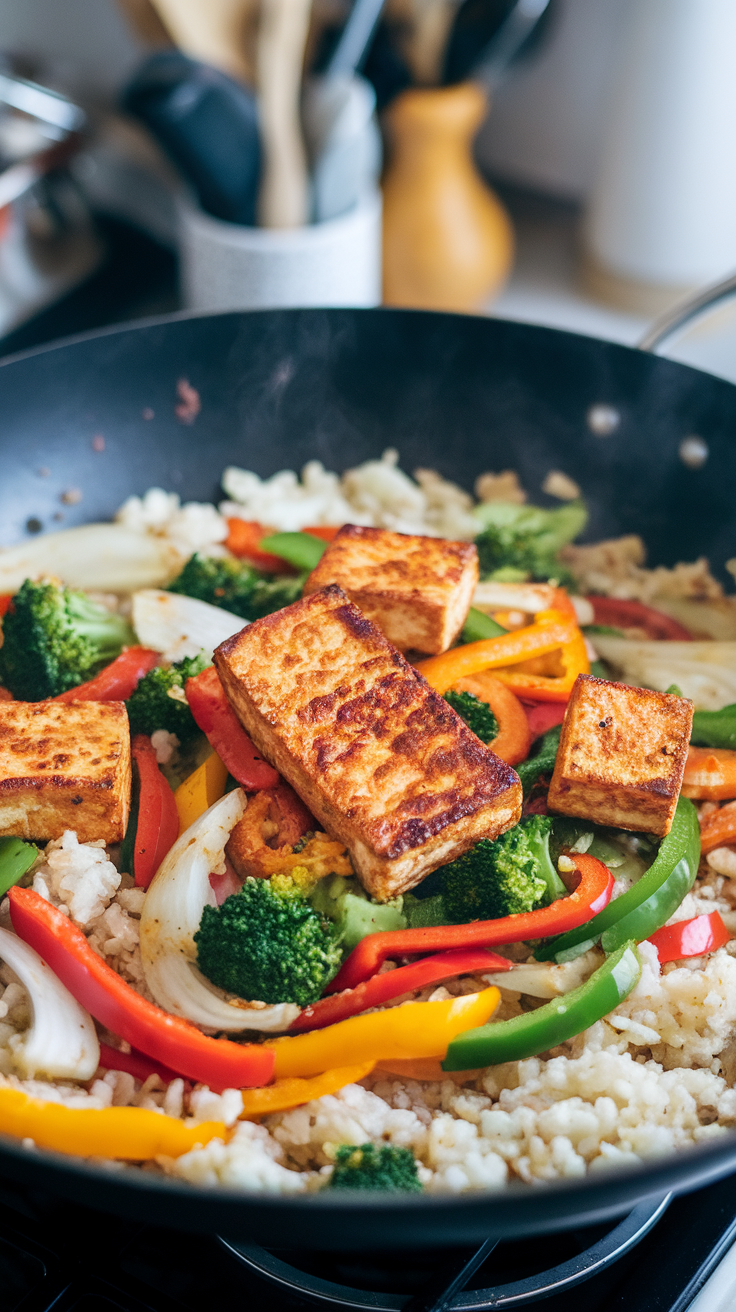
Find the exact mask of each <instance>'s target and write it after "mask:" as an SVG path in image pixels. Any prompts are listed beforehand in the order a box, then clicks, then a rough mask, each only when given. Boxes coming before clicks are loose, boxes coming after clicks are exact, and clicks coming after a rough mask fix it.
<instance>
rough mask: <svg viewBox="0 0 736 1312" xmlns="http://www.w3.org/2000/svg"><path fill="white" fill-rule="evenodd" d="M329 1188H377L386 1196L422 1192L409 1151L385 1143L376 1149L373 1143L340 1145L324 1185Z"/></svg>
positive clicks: (412, 1156) (414, 1163) (412, 1155)
mask: <svg viewBox="0 0 736 1312" xmlns="http://www.w3.org/2000/svg"><path fill="white" fill-rule="evenodd" d="M327 1187H328V1188H329V1189H380V1190H382V1191H384V1192H386V1193H389V1192H393V1191H394V1190H403V1191H404V1192H405V1193H421V1190H422V1186H421V1184H420V1183H419V1177H418V1175H417V1164H416V1162H415V1160H414V1154H413V1153H412V1152H411V1151H410V1149H409V1148H397V1147H395V1146H394V1144H389V1143H384V1144H381V1146H380V1148H377V1147H376V1145H375V1144H373V1143H364V1144H361V1145H360V1147H359V1148H354V1147H353V1146H352V1145H351V1144H349V1143H344V1144H341V1145H340V1147H339V1148H338V1150H337V1153H336V1155H335V1168H334V1170H333V1172H332V1175H331V1176H330V1179H329V1183H328V1186H327Z"/></svg>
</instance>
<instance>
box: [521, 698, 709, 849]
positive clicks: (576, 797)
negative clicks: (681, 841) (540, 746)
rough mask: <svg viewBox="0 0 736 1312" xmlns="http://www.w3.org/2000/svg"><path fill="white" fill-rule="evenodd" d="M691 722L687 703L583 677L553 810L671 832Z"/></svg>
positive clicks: (562, 750)
mask: <svg viewBox="0 0 736 1312" xmlns="http://www.w3.org/2000/svg"><path fill="white" fill-rule="evenodd" d="M692 719H693V704H692V702H690V701H688V700H687V699H686V698H685V697H673V696H671V695H670V694H668V693H665V692H650V691H649V689H648V688H631V687H629V686H628V685H627V684H623V683H609V682H608V681H607V680H606V679H596V678H594V677H593V676H592V675H590V674H581V675H579V676H578V678H577V680H576V682H575V687H574V688H573V690H572V696H571V697H570V703H569V705H568V708H567V714H566V715H565V722H564V725H563V728H562V734H561V737H560V747H559V751H558V753H557V761H556V763H555V768H554V773H553V775H552V782H551V783H550V787H549V796H548V799H547V802H548V806H549V808H550V810H552V811H561V812H562V814H563V815H574V816H580V817H581V818H582V819H583V820H593V821H595V823H596V824H601V825H616V826H618V827H619V828H621V829H640V830H643V831H644V832H645V833H649V834H667V833H669V831H670V828H671V826H672V818H673V816H674V814H675V807H676V805H677V799H678V797H679V794H680V788H681V786H682V776H683V773H684V770H685V762H686V760H687V749H688V745H689V742H690V729H691V726H692Z"/></svg>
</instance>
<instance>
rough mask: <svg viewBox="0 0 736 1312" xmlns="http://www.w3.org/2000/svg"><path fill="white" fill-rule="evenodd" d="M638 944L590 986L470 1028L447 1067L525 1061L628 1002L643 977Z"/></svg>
mask: <svg viewBox="0 0 736 1312" xmlns="http://www.w3.org/2000/svg"><path fill="white" fill-rule="evenodd" d="M640 974H641V962H640V960H639V956H638V954H637V951H636V947H635V946H634V944H633V943H631V942H628V943H624V944H622V945H621V947H620V948H618V949H617V951H616V952H614V953H613V954H612V955H611V956H610V957H608V959H607V960H606V961H605V962H604V963H603V965H602V966H599V968H598V970H596V971H595V972H594V973H593V974H592V975H591V976H590V979H588V980H586V982H585V983H584V984H581V985H580V987H579V988H577V989H573V991H572V992H571V993H565V994H563V995H562V996H561V997H559V998H553V1000H552V1001H551V1002H547V1003H545V1004H544V1005H543V1006H541V1007H537V1008H536V1009H535V1010H534V1011H527V1012H524V1013H522V1015H520V1016H514V1017H513V1018H512V1019H511V1020H501V1021H498V1022H497V1023H496V1024H495V1025H493V1024H492V1025H484V1026H483V1027H482V1028H480V1029H477V1030H467V1031H465V1032H464V1033H463V1034H461V1035H459V1036H458V1038H456V1039H453V1041H452V1043H451V1044H450V1046H449V1048H448V1049H447V1057H446V1058H445V1060H444V1061H443V1063H442V1069H443V1070H446V1071H464V1070H475V1069H476V1068H477V1067H479V1066H498V1065H500V1064H501V1063H502V1062H506V1061H523V1060H525V1059H526V1058H527V1057H535V1056H537V1055H538V1053H540V1052H547V1051H548V1049H549V1048H554V1047H556V1046H557V1045H558V1044H559V1043H564V1042H565V1041H566V1040H567V1039H572V1038H574V1036H575V1035H576V1034H580V1033H582V1031H583V1030H586V1029H588V1028H589V1026H591V1025H593V1024H594V1023H595V1021H597V1020H601V1019H602V1018H603V1017H604V1016H607V1015H608V1014H609V1012H611V1011H613V1010H614V1008H615V1007H617V1006H618V1004H619V1002H623V1000H624V998H625V997H626V996H627V994H629V993H630V992H631V990H632V989H633V987H634V985H635V984H636V982H637V980H638V979H639V975H640Z"/></svg>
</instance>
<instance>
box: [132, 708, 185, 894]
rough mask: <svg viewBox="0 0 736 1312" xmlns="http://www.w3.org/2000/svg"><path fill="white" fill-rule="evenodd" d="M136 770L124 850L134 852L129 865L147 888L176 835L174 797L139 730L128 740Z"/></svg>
mask: <svg viewBox="0 0 736 1312" xmlns="http://www.w3.org/2000/svg"><path fill="white" fill-rule="evenodd" d="M130 747H131V753H132V757H133V768H134V771H135V776H136V778H135V789H134V796H135V805H134V810H135V815H133V814H131V819H130V821H129V824H128V833H127V834H126V836H125V844H124V847H123V850H124V851H125V847H126V846H127V845H128V838H129V835H130V838H131V842H130V847H131V848H132V852H133V861H132V869H130V868H129V873H130V874H132V875H134V877H135V882H136V886H137V887H138V888H148V885H149V884H150V882H151V880H152V879H153V876H154V875H155V873H156V871H157V870H158V868H159V866H160V865H161V862H162V861H163V859H164V857H165V856H166V853H167V852H168V851H169V850H170V849H171V848H172V847H173V846H174V843H175V842H176V840H177V838H178V837H179V813H178V811H177V809H176V800H175V798H174V794H173V793H172V791H171V788H170V787H169V785H168V783H167V781H166V779H165V778H164V776H163V775H162V773H161V771H160V770H159V768H158V762H157V760H156V753H155V751H154V749H153V747H152V745H151V739H150V738H148V737H146V735H145V734H142V733H139V734H136V735H135V736H134V737H133V740H132V742H131V745H130Z"/></svg>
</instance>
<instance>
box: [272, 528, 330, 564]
mask: <svg viewBox="0 0 736 1312" xmlns="http://www.w3.org/2000/svg"><path fill="white" fill-rule="evenodd" d="M327 545H328V544H327V543H326V542H323V541H322V539H321V538H315V537H312V534H311V533H272V534H271V536H270V537H267V538H262V539H261V541H260V542H259V543H258V548H259V550H260V551H268V552H270V554H271V555H272V556H280V557H281V559H282V560H286V561H288V562H289V564H290V565H293V566H294V567H295V569H307V570H309V571H310V572H311V571H312V570H313V569H315V568H316V566H317V565H318V564H319V562H320V561H321V559H322V557H323V556H324V554H325V552H326V550H327Z"/></svg>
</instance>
